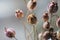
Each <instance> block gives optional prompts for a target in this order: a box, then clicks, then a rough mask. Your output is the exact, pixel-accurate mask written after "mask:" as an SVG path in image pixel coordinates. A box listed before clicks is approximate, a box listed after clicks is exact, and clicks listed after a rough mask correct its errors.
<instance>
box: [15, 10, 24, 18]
mask: <svg viewBox="0 0 60 40" xmlns="http://www.w3.org/2000/svg"><path fill="white" fill-rule="evenodd" d="M15 16H16V18H22V17H24V14H23V11H22V10H19V9H18V10H16V13H15Z"/></svg>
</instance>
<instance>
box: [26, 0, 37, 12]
mask: <svg viewBox="0 0 60 40" xmlns="http://www.w3.org/2000/svg"><path fill="white" fill-rule="evenodd" d="M36 4H37V3H36V1H34V0H30V1H29V2H28V4H27V8H28V10H29V11H32V10H33V9H35V7H36Z"/></svg>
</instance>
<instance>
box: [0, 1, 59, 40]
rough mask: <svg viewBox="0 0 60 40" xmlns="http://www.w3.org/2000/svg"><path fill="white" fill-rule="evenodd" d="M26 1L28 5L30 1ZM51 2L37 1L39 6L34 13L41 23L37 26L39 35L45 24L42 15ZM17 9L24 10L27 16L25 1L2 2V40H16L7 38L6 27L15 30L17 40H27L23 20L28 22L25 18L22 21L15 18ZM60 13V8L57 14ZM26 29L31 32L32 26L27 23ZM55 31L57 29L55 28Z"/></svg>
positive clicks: (0, 20)
mask: <svg viewBox="0 0 60 40" xmlns="http://www.w3.org/2000/svg"><path fill="white" fill-rule="evenodd" d="M26 1H27V3H28V1H29V0H26ZM50 1H51V0H37V6H36V9H35V10H34V13H35V15H36V17H37V19H38V22H39V23H38V24H37V30H38V33H40V32H41V31H42V24H43V20H42V15H43V13H44V12H46V11H47V7H48V4H49V3H50ZM57 1H58V6H59V7H60V0H57ZM17 9H22V10H23V12H24V14H25V15H26V14H27V13H26V12H27V7H26V4H25V2H24V0H0V40H15V39H10V38H8V37H6V35H5V34H4V27H7V28H11V27H12V28H14V29H15V31H16V38H17V39H18V40H25V33H24V28H23V24H22V22H21V20H23V21H24V20H26V21H27V19H26V18H25V17H24V18H22V19H17V18H16V17H15V10H17ZM59 11H60V8H59V10H58V12H57V14H58V15H60V12H59ZM54 18H55V17H54ZM53 20H54V19H53ZM26 27H27V28H28V29H29V30H31V25H29V24H28V23H27V22H26ZM55 30H57V29H56V28H55Z"/></svg>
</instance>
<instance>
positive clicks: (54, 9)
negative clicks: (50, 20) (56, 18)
mask: <svg viewBox="0 0 60 40" xmlns="http://www.w3.org/2000/svg"><path fill="white" fill-rule="evenodd" d="M57 11H58V3H57V2H54V1H52V2H51V3H50V5H49V7H48V12H49V13H51V14H52V13H56V12H57Z"/></svg>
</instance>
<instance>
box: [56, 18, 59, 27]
mask: <svg viewBox="0 0 60 40" xmlns="http://www.w3.org/2000/svg"><path fill="white" fill-rule="evenodd" d="M56 26H57V27H60V18H58V19H57V20H56Z"/></svg>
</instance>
